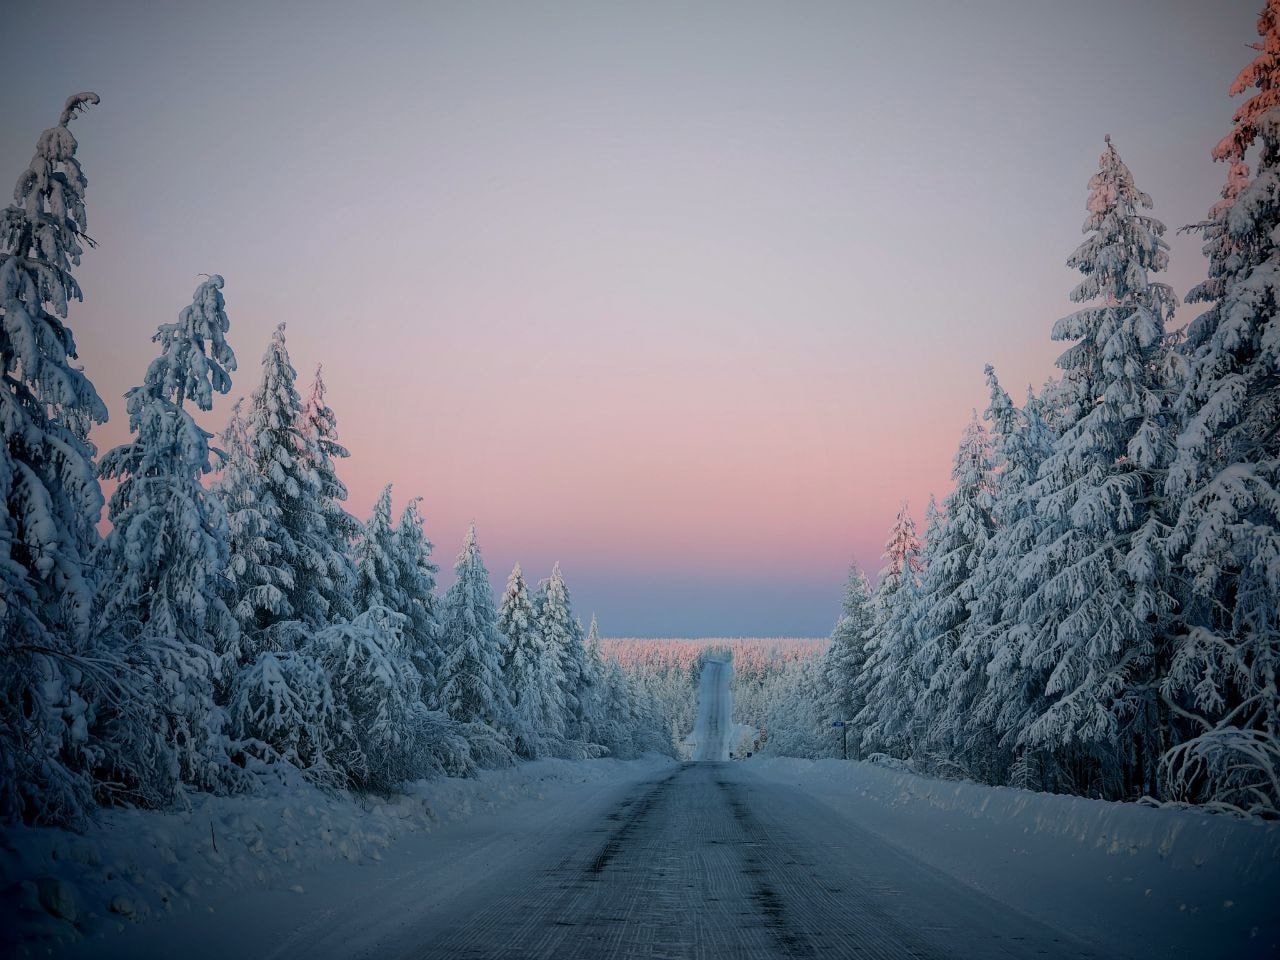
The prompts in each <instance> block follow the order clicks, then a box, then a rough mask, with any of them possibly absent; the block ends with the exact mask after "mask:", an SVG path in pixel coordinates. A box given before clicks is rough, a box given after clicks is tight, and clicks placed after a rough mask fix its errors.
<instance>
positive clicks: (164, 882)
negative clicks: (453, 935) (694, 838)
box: [0, 756, 674, 958]
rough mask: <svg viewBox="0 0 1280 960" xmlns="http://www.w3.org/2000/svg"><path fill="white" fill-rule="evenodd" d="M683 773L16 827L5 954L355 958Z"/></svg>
mask: <svg viewBox="0 0 1280 960" xmlns="http://www.w3.org/2000/svg"><path fill="white" fill-rule="evenodd" d="M673 766H674V763H673V761H671V760H668V759H666V758H664V757H658V756H652V757H649V758H646V759H644V760H637V761H628V762H623V761H617V760H607V759H606V760H589V761H580V762H570V761H563V760H541V761H537V762H535V763H528V764H522V765H520V766H517V767H514V768H511V769H506V770H492V771H487V772H485V773H483V774H482V775H481V777H480V778H479V779H477V780H457V779H445V780H438V781H431V782H424V783H420V784H416V785H414V786H413V787H412V788H410V791H409V792H408V793H407V794H406V795H403V796H398V797H395V798H391V799H388V800H387V801H385V802H378V801H377V800H376V799H370V800H365V801H359V800H356V799H353V798H352V797H350V796H349V795H347V794H329V793H325V792H323V791H321V790H318V789H316V788H315V787H311V786H308V785H306V784H304V783H295V784H291V785H289V786H287V787H283V786H282V787H281V789H279V790H276V791H272V792H267V793H263V794H259V795H252V796H239V797H222V798H219V797H212V796H209V795H198V796H196V797H194V798H193V801H192V805H191V808H190V809H189V810H187V811H185V812H174V813H157V812H154V811H127V810H117V811H110V812H107V813H104V814H103V816H102V818H101V820H100V822H99V823H98V824H97V825H95V826H94V827H93V828H92V829H91V830H90V831H89V832H88V833H86V834H84V835H78V834H75V833H70V832H67V831H63V830H53V829H34V828H23V827H18V828H11V829H9V830H8V831H7V832H4V833H0V897H2V898H3V899H2V900H0V915H2V916H3V917H4V918H5V922H4V923H0V955H5V956H8V955H10V954H11V953H14V954H18V955H22V954H24V953H25V954H29V955H43V954H44V951H45V950H46V949H48V950H51V951H52V952H53V953H54V954H66V955H70V956H82V957H95V958H96V957H110V956H118V957H132V958H141V957H172V956H176V955H179V954H181V955H182V956H186V957H191V958H198V957H210V958H213V957H225V956H228V955H231V954H232V953H233V952H235V953H237V954H238V955H239V956H242V957H246V958H248V957H258V956H268V955H273V954H280V955H301V954H303V953H305V952H306V950H305V949H304V948H305V946H306V944H307V943H308V936H309V935H310V932H311V931H313V930H323V931H324V935H325V938H326V941H327V943H326V949H327V950H329V951H331V952H330V953H329V954H328V955H331V956H344V955H347V954H348V953H350V952H354V951H355V950H356V949H357V948H361V947H363V946H366V945H370V946H372V945H376V944H377V943H378V942H379V938H380V937H382V936H386V935H388V934H389V933H390V932H392V931H394V930H395V929H396V928H397V925H398V924H401V923H411V922H415V921H416V922H425V921H429V918H430V917H431V915H432V911H433V910H435V909H440V908H442V907H443V906H444V905H446V904H448V903H452V902H454V901H456V900H457V899H458V898H459V897H462V896H464V895H466V894H468V893H469V892H470V891H471V890H472V889H473V888H474V887H475V886H476V885H477V884H483V883H486V882H487V881H488V879H489V877H490V874H491V873H492V872H493V871H494V870H495V869H497V868H498V867H499V866H501V867H505V868H508V869H509V868H511V867H512V865H513V864H514V863H516V862H518V861H520V860H521V858H527V857H532V858H534V859H537V858H538V857H540V856H541V855H542V853H543V844H544V843H547V842H550V843H551V844H552V849H554V845H555V843H559V842H563V835H565V834H572V833H573V832H574V831H575V830H576V823H577V822H578V821H577V818H578V817H579V816H588V817H589V816H592V815H593V813H594V812H595V811H597V810H598V809H607V808H608V807H610V806H612V805H615V804H616V803H617V802H618V801H619V798H620V797H623V796H626V795H627V794H628V793H629V792H630V791H632V790H633V789H634V787H635V784H636V782H637V781H638V780H642V779H646V778H651V777H653V776H654V775H656V774H658V773H660V772H662V771H665V770H668V769H670V768H672V767H673ZM351 911H356V912H357V914H358V915H359V916H360V917H363V918H367V920H368V923H356V924H348V925H347V927H346V928H345V933H343V934H342V935H341V936H339V937H338V939H336V940H335V939H333V931H332V930H331V929H330V927H331V926H332V919H333V917H334V916H335V915H342V914H344V912H351ZM348 946H349V947H350V949H349V950H348V949H347V947H348Z"/></svg>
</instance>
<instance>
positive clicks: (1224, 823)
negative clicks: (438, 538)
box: [0, 684, 1280, 960]
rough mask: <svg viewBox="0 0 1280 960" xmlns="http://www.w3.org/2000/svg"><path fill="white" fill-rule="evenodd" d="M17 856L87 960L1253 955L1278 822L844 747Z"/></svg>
mask: <svg viewBox="0 0 1280 960" xmlns="http://www.w3.org/2000/svg"><path fill="white" fill-rule="evenodd" d="M721 690H722V688H721V687H720V685H719V684H712V685H711V688H710V690H709V693H711V694H713V695H714V694H715V693H716V692H717V691H721ZM715 699H717V700H719V697H718V696H717V697H715ZM704 742H706V741H705V739H704ZM0 867H2V868H3V871H4V877H3V886H4V888H6V889H7V893H6V898H7V899H6V901H5V910H4V913H5V916H6V917H7V918H8V917H13V918H15V919H16V920H18V924H17V925H16V926H10V927H9V928H8V929H7V930H6V931H5V932H6V934H8V935H10V936H12V935H15V934H23V935H26V936H28V937H29V936H31V935H32V934H44V935H45V936H46V937H49V936H51V935H52V936H55V937H57V936H60V937H62V942H60V943H59V944H57V945H56V949H55V950H54V952H55V954H58V955H65V956H70V957H84V958H89V957H93V958H101V957H121V958H126V957H127V958H131V960H143V958H148V957H157V958H158V957H172V956H177V955H181V956H184V957H189V958H192V960H200V958H214V957H225V956H230V955H237V956H241V957H245V958H249V957H271V958H289V957H298V958H306V960H326V958H348V957H399V956H413V957H416V958H429V957H441V958H444V957H455V956H475V957H490V956H494V957H511V958H515V957H519V958H521V960H528V958H533V957H557V958H566V957H581V958H591V960H604V958H609V957H618V958H622V957H628V958H630V957H646V956H664V957H711V956H721V955H732V956H739V957H745V958H755V957H761V958H763V957H774V956H853V955H856V956H864V957H882V958H896V957H904V958H905V957H916V958H919V957H930V958H934V957H936V958H942V957H946V958H957V957H972V958H975V960H977V958H982V960H987V958H992V957H1006V958H1013V957H1023V956H1038V957H1046V956H1047V957H1064V958H1065V957H1118V958H1125V957H1128V958H1135V960H1136V958H1146V957H1167V958H1196V960H1209V958H1215V957H1223V958H1227V957H1230V958H1233V960H1238V958H1248V957H1268V956H1275V955H1276V944H1277V943H1280V923H1278V922H1277V919H1276V917H1275V913H1276V911H1275V909H1274V907H1275V901H1276V896H1277V891H1278V890H1280V825H1276V824H1263V823H1257V822H1243V821H1239V820H1234V819H1229V818H1226V817H1219V816H1211V815H1207V814H1204V813H1199V812H1196V811H1191V810H1169V809H1152V808H1148V807H1141V806H1137V805H1133V804H1116V803H1104V802H1100V801H1094V800H1085V799H1080V798H1071V797H1055V796H1048V795H1044V794H1033V793H1028V792H1024V791H1018V790H1010V789H992V788H988V787H981V786H977V785H974V784H960V783H949V782H941V781H933V780H927V779H924V778H921V777H917V776H914V775H911V774H906V773H902V772H899V771H896V770H892V769H888V768H884V767H879V766H876V765H872V764H864V763H845V762H842V761H836V760H824V761H804V760H787V759H755V760H751V761H747V762H742V763H738V762H733V763H725V762H706V763H693V764H685V765H677V764H675V763H673V762H672V761H669V760H666V759H664V758H658V757H654V758H650V759H647V760H643V761H635V762H630V763H624V762H618V761H611V760H596V761H582V762H567V761H540V762H538V763H532V764H527V765H523V766H520V767H516V768H514V769H510V770H500V771H490V772H488V773H486V774H484V776H483V777H481V778H480V779H479V780H475V781H458V780H444V781H438V782H433V783H424V784H420V785H418V786H417V787H415V788H414V790H413V791H412V792H411V793H410V794H409V795H407V796H405V797H401V798H397V799H396V800H395V801H391V802H386V803H381V804H379V803H367V804H357V803H355V802H353V801H352V800H351V799H349V798H346V797H339V796H330V795H326V794H323V793H321V792H319V791H316V790H313V789H310V788H304V789H291V790H289V791H282V792H280V793H279V794H276V795H264V796H255V797H241V798H235V799H212V798H202V799H200V800H199V801H198V802H197V803H196V804H195V805H194V806H193V808H192V809H191V810H190V811H188V812H186V813H170V814H156V813H129V812H123V811H120V812H115V813H112V814H109V815H108V816H107V817H106V818H105V819H104V820H103V822H102V823H101V824H100V825H99V827H98V828H96V829H95V830H94V831H92V832H91V833H90V834H88V835H86V836H83V837H78V836H76V835H73V834H68V833H64V832H60V831H51V830H42V831H37V830H19V831H14V832H10V833H9V834H8V836H7V838H6V846H5V847H4V849H3V853H2V859H0ZM59 913H60V914H62V915H63V916H64V918H63V919H57V918H56V916H55V914H59ZM72 920H74V924H75V931H77V932H78V934H79V936H80V937H81V939H79V940H78V941H77V942H74V943H72V942H68V941H67V939H66V938H67V936H68V935H69V934H72V933H73V927H72ZM48 942H49V941H48V940H46V941H45V943H46V944H47V943H48ZM27 945H28V946H32V945H34V944H33V942H32V941H30V940H28V941H27ZM10 946H12V944H10ZM0 952H3V951H0Z"/></svg>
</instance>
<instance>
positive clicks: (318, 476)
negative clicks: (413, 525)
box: [300, 366, 360, 620]
mask: <svg viewBox="0 0 1280 960" xmlns="http://www.w3.org/2000/svg"><path fill="white" fill-rule="evenodd" d="M325 394H326V387H325V382H324V370H323V368H322V367H319V366H317V367H316V375H315V379H314V380H313V381H312V382H311V392H310V394H309V395H308V397H307V401H306V404H305V405H304V406H303V408H302V436H303V439H304V441H305V445H304V446H303V448H302V450H303V452H302V455H301V457H300V459H301V461H302V463H303V465H304V466H305V467H307V468H309V469H310V470H311V472H312V473H313V474H314V475H315V480H316V482H317V483H318V485H319V497H318V499H317V506H318V509H319V512H320V515H321V517H322V518H323V520H324V527H325V531H326V533H327V537H328V540H329V544H330V547H331V550H332V552H331V555H330V556H331V558H332V559H331V562H333V563H336V564H337V565H336V566H335V567H334V568H333V571H332V574H331V577H332V580H333V588H332V589H331V590H330V591H328V592H327V593H326V595H325V600H326V602H327V604H328V609H329V614H328V616H329V619H330V620H334V619H337V618H339V617H346V618H350V617H351V616H353V614H354V613H355V612H356V611H355V610H354V609H353V607H352V603H351V581H352V579H353V578H354V575H355V574H354V571H353V570H352V569H351V567H350V565H349V564H346V563H343V562H341V561H343V560H345V558H346V557H347V556H348V555H349V554H350V549H351V545H352V543H354V542H355V540H356V539H357V538H358V537H359V536H360V522H359V521H358V520H356V518H355V517H353V516H352V515H351V514H349V513H347V511H346V510H345V509H344V508H343V506H342V504H343V503H345V502H346V499H347V487H346V484H344V483H343V482H342V481H341V480H340V479H338V474H337V471H336V470H335V468H334V461H335V460H345V459H346V458H348V457H350V456H351V454H350V452H348V450H347V448H346V447H344V446H343V445H342V444H340V443H339V442H338V418H337V417H336V416H335V415H334V412H333V410H332V409H331V408H330V407H329V404H328V401H327V400H326V399H325Z"/></svg>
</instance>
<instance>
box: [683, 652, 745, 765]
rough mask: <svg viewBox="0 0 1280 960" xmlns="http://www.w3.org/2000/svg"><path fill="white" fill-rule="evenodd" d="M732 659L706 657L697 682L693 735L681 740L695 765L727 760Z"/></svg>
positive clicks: (730, 711)
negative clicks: (699, 762)
mask: <svg viewBox="0 0 1280 960" xmlns="http://www.w3.org/2000/svg"><path fill="white" fill-rule="evenodd" d="M732 679H733V658H732V656H731V655H730V654H727V653H712V654H709V655H708V656H707V658H706V660H705V661H704V663H703V666H702V677H701V679H700V680H699V681H698V717H697V719H696V720H695V721H694V724H693V732H692V733H691V734H689V737H688V738H687V739H686V740H685V744H686V746H687V747H688V748H689V750H690V752H691V756H692V757H693V759H694V760H697V761H704V762H705V761H708V760H711V761H718V760H728V759H729V747H730V746H731V745H732V744H731V738H732V736H733V721H732V715H733V693H732V692H730V690H729V683H730V681H731V680H732Z"/></svg>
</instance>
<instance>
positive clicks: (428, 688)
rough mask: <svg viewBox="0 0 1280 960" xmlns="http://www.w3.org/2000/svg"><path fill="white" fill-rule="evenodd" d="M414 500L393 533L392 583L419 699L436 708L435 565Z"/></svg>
mask: <svg viewBox="0 0 1280 960" xmlns="http://www.w3.org/2000/svg"><path fill="white" fill-rule="evenodd" d="M421 502H422V498H421V497H415V498H413V499H412V500H410V501H409V503H408V504H407V505H406V506H405V508H404V512H403V513H401V514H400V522H399V523H398V524H396V530H395V545H396V550H395V564H396V583H397V585H398V586H399V589H400V603H401V606H400V607H397V610H398V612H399V613H401V614H403V615H404V617H405V625H404V630H405V638H406V640H407V642H408V644H409V649H410V651H411V654H410V655H411V656H412V658H413V662H414V664H415V665H416V666H417V668H418V673H419V674H420V675H421V676H422V698H423V701H424V702H425V703H426V704H427V705H428V706H431V707H433V708H434V707H436V706H438V704H437V703H436V695H435V694H436V683H437V678H438V676H439V673H440V669H441V666H442V664H443V663H444V653H443V651H442V650H441V648H440V636H441V629H442V628H441V625H440V614H439V611H438V609H437V606H438V604H437V601H436V594H435V589H436V570H437V568H436V565H435V564H434V563H432V562H431V551H432V549H433V547H432V544H431V541H430V540H428V539H427V535H426V532H425V531H424V529H423V520H422V514H421V513H419V511H418V505H419V504H420V503H421Z"/></svg>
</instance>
